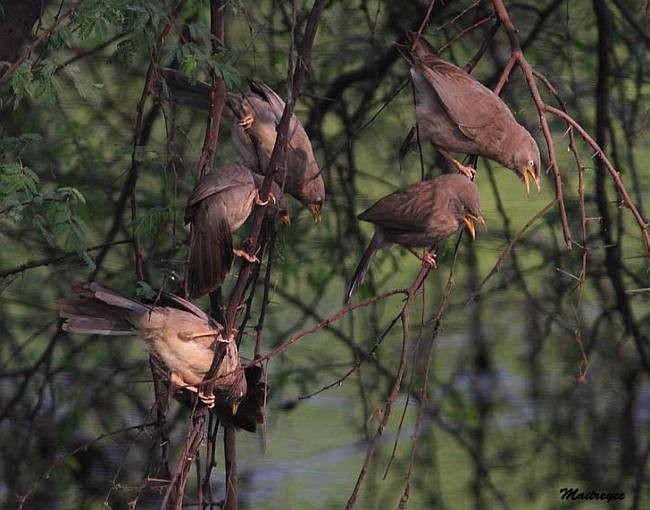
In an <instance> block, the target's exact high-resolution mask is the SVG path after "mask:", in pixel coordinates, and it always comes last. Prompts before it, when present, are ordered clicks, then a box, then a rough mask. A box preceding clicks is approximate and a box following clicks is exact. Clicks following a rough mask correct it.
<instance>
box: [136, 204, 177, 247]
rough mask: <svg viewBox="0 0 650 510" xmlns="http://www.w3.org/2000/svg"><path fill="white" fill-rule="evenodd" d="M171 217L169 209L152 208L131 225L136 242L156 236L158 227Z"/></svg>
mask: <svg viewBox="0 0 650 510" xmlns="http://www.w3.org/2000/svg"><path fill="white" fill-rule="evenodd" d="M171 217H172V212H171V208H170V207H154V208H153V209H151V210H150V211H149V212H148V213H147V214H145V215H144V216H141V217H140V218H138V219H137V220H136V221H135V222H134V223H133V225H132V227H133V235H134V236H135V238H136V239H137V240H138V241H143V240H145V239H151V238H153V237H154V236H155V235H156V233H157V232H158V229H159V228H160V226H161V225H163V224H164V223H165V222H166V221H168V220H169V219H171Z"/></svg>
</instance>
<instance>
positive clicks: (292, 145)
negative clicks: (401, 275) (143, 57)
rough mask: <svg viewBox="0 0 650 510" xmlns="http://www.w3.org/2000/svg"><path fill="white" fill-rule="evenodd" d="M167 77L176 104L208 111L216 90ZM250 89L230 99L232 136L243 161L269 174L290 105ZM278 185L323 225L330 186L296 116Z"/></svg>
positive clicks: (267, 91)
mask: <svg viewBox="0 0 650 510" xmlns="http://www.w3.org/2000/svg"><path fill="white" fill-rule="evenodd" d="M163 77H164V79H165V84H166V85H167V86H168V87H169V89H170V90H169V92H170V93H171V100H172V101H174V102H176V103H181V104H188V105H190V106H192V107H194V108H198V109H200V110H206V111H207V110H208V108H209V106H210V86H209V85H208V84H207V83H204V82H200V81H195V82H191V81H190V80H189V79H188V78H187V77H186V76H185V75H183V74H182V73H180V72H179V71H175V70H173V69H164V70H163ZM249 85H250V88H251V92H250V93H246V94H233V93H230V94H228V95H227V97H226V105H227V106H228V108H229V110H230V111H231V112H232V113H233V115H234V117H235V120H234V122H233V125H232V133H233V143H234V145H235V149H236V150H237V153H238V154H239V157H240V158H241V159H242V162H243V163H244V164H245V165H246V166H248V167H249V168H251V169H252V170H253V171H255V172H258V173H264V172H266V169H267V167H268V164H269V160H270V158H271V153H272V151H273V146H274V145H275V139H276V129H277V126H278V124H279V123H280V119H281V118H282V112H283V111H284V106H285V103H284V101H283V100H282V98H281V97H280V96H279V95H278V94H276V92H275V91H274V90H273V89H272V88H271V87H269V86H268V85H266V84H264V83H262V82H261V81H255V80H250V81H249ZM256 147H257V148H256ZM258 153H259V157H258ZM275 181H276V182H277V183H278V185H279V186H280V187H281V188H282V189H284V190H285V191H286V192H287V193H289V194H290V195H291V196H293V197H294V198H295V199H297V200H298V201H300V202H301V203H302V204H303V205H305V206H306V207H307V208H308V209H309V210H310V211H311V213H312V215H313V217H314V221H316V222H317V223H319V222H320V221H321V209H322V206H323V202H324V201H325V182H324V181H323V177H322V176H321V174H320V169H319V167H318V163H316V158H315V157H314V151H313V149H312V146H311V141H310V140H309V137H308V136H307V133H306V132H305V128H304V127H303V125H302V124H301V123H300V121H299V120H298V118H297V117H296V116H295V115H292V116H291V119H290V122H289V132H288V140H287V149H286V152H285V156H284V164H283V165H282V166H281V167H280V169H278V171H277V172H276V174H275Z"/></svg>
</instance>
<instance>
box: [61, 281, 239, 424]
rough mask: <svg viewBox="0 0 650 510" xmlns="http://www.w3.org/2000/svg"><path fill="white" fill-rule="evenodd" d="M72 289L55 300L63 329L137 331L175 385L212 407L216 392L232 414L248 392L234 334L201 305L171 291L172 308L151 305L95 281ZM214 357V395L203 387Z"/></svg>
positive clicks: (92, 332)
mask: <svg viewBox="0 0 650 510" xmlns="http://www.w3.org/2000/svg"><path fill="white" fill-rule="evenodd" d="M72 289H73V291H74V292H75V294H76V297H72V298H66V299H62V300H60V301H59V302H58V303H57V309H58V310H59V315H60V316H61V317H62V318H63V319H64V322H63V326H62V327H63V330H64V331H69V332H71V333H81V334H88V335H109V336H127V335H134V334H136V335H138V336H139V337H140V338H142V339H143V340H144V342H145V344H146V345H147V348H148V350H149V351H150V352H151V354H152V355H153V356H155V357H156V358H158V359H159V360H160V361H162V362H163V363H164V365H165V366H166V367H167V369H168V370H169V374H170V384H171V386H172V387H173V388H183V389H186V390H189V391H191V392H193V393H196V394H197V396H198V398H199V399H200V400H201V401H202V402H204V403H205V404H206V405H208V406H209V407H212V406H214V404H215V394H216V395H218V396H220V397H221V398H222V399H224V400H225V401H226V402H227V404H228V405H229V406H230V407H231V409H232V414H233V415H234V414H236V412H237V407H238V406H239V403H240V402H241V400H242V399H243V398H244V396H245V395H246V390H247V386H246V378H245V376H244V371H243V370H242V369H241V366H240V363H239V351H238V349H237V344H236V342H235V341H234V339H232V338H224V337H223V334H222V332H223V327H222V326H221V325H220V324H218V323H216V322H215V321H213V320H212V319H211V318H210V317H208V315H207V314H205V313H204V312H203V311H202V310H201V309H199V308H198V307H196V306H195V305H193V304H192V303H190V302H189V301H186V300H184V299H182V298H180V297H178V296H174V295H172V294H164V298H165V300H166V301H169V303H170V306H152V305H146V304H143V303H140V302H139V301H135V300H134V299H131V298H128V297H126V296H123V295H122V294H119V293H118V292H115V291H113V290H111V289H109V288H107V287H104V286H102V285H99V284H98V283H90V284H78V285H73V286H72ZM215 356H218V357H220V358H221V362H220V363H219V366H218V368H217V372H216V374H215V379H216V380H215V385H214V392H215V394H206V393H205V392H204V391H203V390H202V389H201V385H202V384H203V383H204V380H205V377H206V376H207V374H208V371H209V370H210V367H211V366H212V361H213V359H214V357H215Z"/></svg>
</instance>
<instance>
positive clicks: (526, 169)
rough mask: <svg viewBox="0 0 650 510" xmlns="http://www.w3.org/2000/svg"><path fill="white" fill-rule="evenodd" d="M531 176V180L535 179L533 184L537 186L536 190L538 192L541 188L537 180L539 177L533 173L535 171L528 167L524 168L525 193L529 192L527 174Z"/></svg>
mask: <svg viewBox="0 0 650 510" xmlns="http://www.w3.org/2000/svg"><path fill="white" fill-rule="evenodd" d="M529 175H530V176H531V177H532V178H533V181H535V185H536V186H537V192H538V193H539V192H540V191H541V190H542V186H541V184H540V182H539V178H538V177H537V176H536V175H535V173H534V172H533V171H532V170H531V169H530V168H528V167H526V168H524V185H525V186H526V194H528V193H530V184H529V182H528V176H529Z"/></svg>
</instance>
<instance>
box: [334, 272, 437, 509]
mask: <svg viewBox="0 0 650 510" xmlns="http://www.w3.org/2000/svg"><path fill="white" fill-rule="evenodd" d="M428 274H429V267H428V266H424V267H422V269H421V270H420V273H419V274H418V276H417V278H416V279H415V281H414V282H413V284H412V285H411V286H410V287H409V288H408V290H407V292H406V301H405V303H404V306H403V308H402V311H401V313H400V318H401V320H402V351H401V355H400V362H399V368H398V369H397V375H396V376H395V380H394V382H393V386H392V387H391V391H390V394H389V395H388V398H387V399H386V401H385V402H384V409H383V412H382V413H381V419H380V421H379V427H377V431H376V432H375V435H374V436H373V437H372V439H371V440H370V444H369V445H368V450H367V451H366V457H365V459H364V461H363V465H362V466H361V471H359V476H358V477H357V481H356V483H355V485H354V489H352V494H350V497H349V499H348V502H347V503H346V505H345V510H350V509H351V508H352V507H354V505H355V503H356V501H357V497H358V496H359V490H360V489H361V484H362V483H363V480H364V478H365V476H366V473H367V471H368V466H369V465H370V460H371V459H372V456H373V454H374V452H375V450H376V449H377V445H378V444H379V440H380V438H381V436H382V434H383V433H384V428H385V427H386V424H387V423H388V420H389V418H390V415H391V411H392V409H393V404H394V403H395V399H397V395H398V394H399V389H400V386H401V384H402V378H403V377H404V371H405V370H406V360H407V350H408V349H407V347H408V333H409V317H410V311H411V303H412V302H413V298H414V297H415V293H416V292H417V290H418V289H419V288H420V286H421V285H422V283H423V282H424V280H425V278H426V277H427V275H428Z"/></svg>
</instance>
